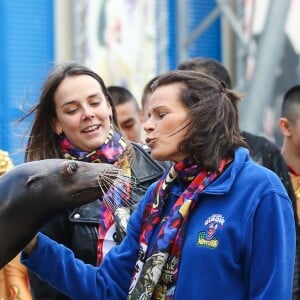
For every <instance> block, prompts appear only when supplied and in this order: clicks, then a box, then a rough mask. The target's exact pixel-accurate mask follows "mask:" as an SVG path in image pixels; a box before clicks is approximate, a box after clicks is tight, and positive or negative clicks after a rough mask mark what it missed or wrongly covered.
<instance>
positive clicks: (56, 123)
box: [51, 120, 63, 135]
mask: <svg viewBox="0 0 300 300" xmlns="http://www.w3.org/2000/svg"><path fill="white" fill-rule="evenodd" d="M51 127H52V130H53V131H54V132H55V133H56V134H57V135H61V134H62V133H63V130H62V127H61V125H60V122H59V121H57V120H53V121H52V122H51Z"/></svg>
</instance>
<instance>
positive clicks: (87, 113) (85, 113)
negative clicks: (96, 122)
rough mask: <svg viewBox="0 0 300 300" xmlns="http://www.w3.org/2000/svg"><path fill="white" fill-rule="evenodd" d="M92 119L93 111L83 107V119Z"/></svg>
mask: <svg viewBox="0 0 300 300" xmlns="http://www.w3.org/2000/svg"><path fill="white" fill-rule="evenodd" d="M93 117H95V112H94V110H93V109H92V108H91V107H89V106H86V107H84V108H83V118H84V119H89V118H93Z"/></svg>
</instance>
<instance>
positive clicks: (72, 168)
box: [67, 162, 77, 174]
mask: <svg viewBox="0 0 300 300" xmlns="http://www.w3.org/2000/svg"><path fill="white" fill-rule="evenodd" d="M76 170H77V164H76V163H75V162H72V163H69V164H68V166H67V173H68V174H73V173H74V172H76Z"/></svg>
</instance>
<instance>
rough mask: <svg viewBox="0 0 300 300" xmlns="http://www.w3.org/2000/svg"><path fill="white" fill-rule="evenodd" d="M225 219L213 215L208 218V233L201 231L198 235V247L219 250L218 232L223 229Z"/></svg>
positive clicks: (205, 223)
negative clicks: (216, 235)
mask: <svg viewBox="0 0 300 300" xmlns="http://www.w3.org/2000/svg"><path fill="white" fill-rule="evenodd" d="M224 223H225V219H224V217H223V216H222V215H220V214H213V215H211V216H210V217H208V218H207V219H206V220H205V222H204V225H205V226H207V227H208V229H207V231H200V232H199V235H198V241H197V245H198V246H204V247H209V248H217V247H218V245H219V241H218V239H217V238H216V237H215V234H216V231H217V230H218V229H220V228H222V227H223V225H224Z"/></svg>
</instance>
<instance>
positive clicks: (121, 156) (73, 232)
mask: <svg viewBox="0 0 300 300" xmlns="http://www.w3.org/2000/svg"><path fill="white" fill-rule="evenodd" d="M32 114H33V115H34V120H33V123H32V127H31V132H30V135H29V140H28V144H27V149H26V153H25V161H26V162H28V161H34V160H42V159H48V158H67V159H73V160H80V161H87V162H98V163H101V162H104V163H110V164H113V165H114V166H116V167H117V168H121V169H122V170H123V171H124V172H125V173H126V174H127V175H128V176H131V177H132V179H133V180H132V182H136V183H137V184H135V185H132V186H131V187H127V188H126V189H125V190H124V191H123V192H122V193H123V194H121V195H119V197H121V198H122V197H123V198H125V197H127V196H128V197H129V198H130V199H131V200H130V203H126V204H124V207H123V209H122V214H121V215H119V213H120V210H118V209H117V207H116V204H113V205H111V207H108V205H107V204H108V203H103V201H102V199H98V200H96V199H95V201H94V202H92V203H89V204H86V205H83V206H81V207H78V208H76V209H73V210H70V211H65V212H62V213H61V214H59V215H58V216H56V217H55V218H53V219H52V220H51V221H49V222H48V223H47V224H46V225H45V226H44V227H43V228H42V229H41V231H42V232H43V233H44V234H46V235H48V236H49V237H51V238H52V239H54V240H56V241H57V242H59V243H62V244H64V245H65V246H67V247H68V248H70V249H71V250H72V251H73V252H74V255H75V256H76V257H78V258H80V259H82V260H83V261H84V262H86V263H89V264H92V265H95V266H96V265H99V264H100V263H101V261H102V259H103V257H104V256H105V254H106V252H108V251H109V250H110V249H111V248H112V247H113V246H115V245H116V244H119V243H120V242H121V240H122V239H123V237H124V235H125V232H126V228H124V227H126V224H127V220H128V218H129V215H130V213H131V212H132V209H133V208H134V206H135V204H136V203H133V202H138V201H139V199H140V198H141V197H142V195H144V193H145V191H146V189H147V187H148V186H149V185H150V184H151V183H152V182H153V181H156V180H157V179H158V178H159V177H160V176H161V175H162V174H163V171H164V170H165V168H166V167H167V166H169V163H161V162H156V161H154V160H153V159H152V158H151V156H150V151H149V150H150V149H149V148H148V147H147V146H146V145H144V146H142V145H140V144H136V143H130V142H128V141H127V139H125V138H124V136H123V134H122V131H121V129H120V127H119V124H118V120H117V114H116V110H115V106H114V104H113V101H112V98H111V95H110V93H109V92H108V90H107V88H106V86H105V84H104V82H103V80H102V78H101V77H100V76H99V75H98V74H97V73H95V72H94V71H92V70H91V69H89V68H87V67H85V66H83V65H81V64H78V63H75V62H67V63H64V64H61V65H57V66H55V67H54V68H53V69H52V70H51V72H50V74H49V76H48V77H47V78H46V81H45V83H44V86H43V88H42V91H41V95H40V99H39V102H38V104H37V105H36V106H35V107H34V108H33V109H32V111H31V112H30V113H29V114H28V115H26V116H25V117H24V119H25V118H26V117H29V116H30V115H32ZM126 191H128V192H129V193H130V194H129V195H125V192H126ZM115 198H116V197H115ZM117 213H118V215H117ZM30 284H31V291H32V294H33V295H34V298H35V299H52V300H53V299H69V298H67V297H65V296H64V295H62V294H60V293H58V292H57V291H55V290H54V289H53V288H51V287H50V286H49V285H48V284H46V283H43V282H42V281H41V280H40V279H39V278H38V277H36V276H35V275H34V274H32V273H31V274H30Z"/></svg>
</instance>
